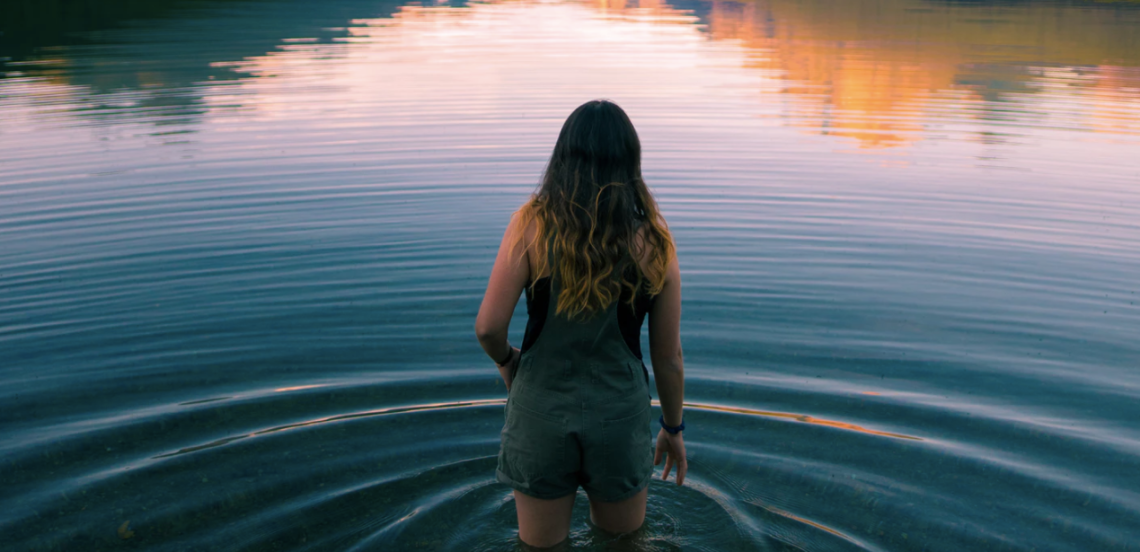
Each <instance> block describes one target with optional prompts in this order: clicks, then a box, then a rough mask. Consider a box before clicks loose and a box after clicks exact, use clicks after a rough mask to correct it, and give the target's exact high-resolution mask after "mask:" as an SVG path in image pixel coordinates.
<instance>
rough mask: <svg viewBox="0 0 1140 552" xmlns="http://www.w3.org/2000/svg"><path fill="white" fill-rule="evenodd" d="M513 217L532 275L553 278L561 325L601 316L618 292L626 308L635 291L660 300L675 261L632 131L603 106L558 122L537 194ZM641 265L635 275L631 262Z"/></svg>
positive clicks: (597, 103) (590, 105)
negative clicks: (530, 232)
mask: <svg viewBox="0 0 1140 552" xmlns="http://www.w3.org/2000/svg"><path fill="white" fill-rule="evenodd" d="M516 216H517V217H518V220H517V221H516V222H517V226H515V228H517V229H518V232H517V234H516V235H515V236H514V243H515V245H516V246H517V245H518V243H520V242H521V241H522V240H523V239H525V237H526V236H525V234H526V229H527V228H529V227H530V226H531V225H532V224H533V225H534V229H535V234H534V239H533V240H532V241H531V242H530V243H529V245H528V247H529V250H528V251H529V253H530V254H533V255H537V256H536V257H535V259H536V260H537V263H536V264H537V265H538V267H539V268H538V274H544V273H546V272H547V270H549V271H550V273H551V276H552V277H556V278H557V280H558V282H559V285H560V287H561V290H560V291H559V293H558V298H557V301H558V304H557V308H556V311H555V312H556V313H558V314H565V315H566V316H567V317H569V318H587V317H589V316H591V315H593V314H594V313H597V312H600V311H604V310H606V309H607V308H608V307H609V306H610V305H611V304H612V303H613V302H614V301H616V300H618V298H619V297H621V295H622V290H623V288H624V289H625V290H626V291H628V292H629V293H628V297H629V304H630V305H632V304H633V302H634V300H635V299H636V296H637V291H638V290H639V289H642V288H643V286H644V289H646V291H648V293H649V294H651V295H655V294H657V293H660V291H661V288H662V286H663V285H664V283H665V269H666V266H667V265H668V263H669V261H670V260H671V259H672V258H673V255H674V254H675V251H674V247H673V239H672V236H670V234H669V227H668V225H667V224H666V223H665V219H664V218H663V217H662V216H661V213H660V212H659V211H658V209H657V202H656V201H654V199H653V195H652V194H651V193H650V192H649V188H648V187H647V186H646V185H645V181H644V180H643V179H642V178H641V141H640V140H639V139H638V137H637V131H636V130H634V128H633V123H632V122H630V120H629V117H628V116H627V115H626V114H625V111H622V109H621V108H620V107H618V106H617V104H615V103H613V102H610V101H606V100H594V101H590V102H586V103H584V104H582V105H581V106H579V107H578V108H577V109H575V110H574V112H573V113H571V114H570V116H569V117H567V118H566V122H565V123H563V125H562V131H561V132H560V133H559V134H558V142H557V143H555V144H554V152H553V153H552V154H551V156H550V161H549V162H548V163H547V165H546V171H545V172H544V174H543V176H542V182H541V184H540V185H539V187H538V190H537V191H536V192H535V193H534V194H533V195H532V196H531V198H530V200H529V201H527V202H526V204H524V205H523V206H522V207H521V208H519V210H518V212H517V213H516ZM642 228H644V230H641V229H642ZM639 231H640V232H641V239H637V236H638V232H639ZM512 249H514V248H512ZM645 257H648V259H649V262H648V263H647V265H648V266H647V267H646V269H645V270H642V268H641V265H640V264H639V263H638V261H637V260H638V259H641V258H645ZM536 280H537V278H535V279H534V280H532V281H531V284H530V285H531V289H532V290H533V287H534V283H535V281H536ZM552 299H553V298H552Z"/></svg>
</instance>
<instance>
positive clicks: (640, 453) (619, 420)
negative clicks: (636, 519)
mask: <svg viewBox="0 0 1140 552" xmlns="http://www.w3.org/2000/svg"><path fill="white" fill-rule="evenodd" d="M631 399H632V400H634V401H636V405H637V406H633V407H632V408H623V410H624V411H625V412H624V413H623V414H622V413H619V414H616V415H617V416H621V417H616V418H613V419H607V420H603V421H602V448H603V452H604V454H605V457H604V459H603V462H604V469H605V476H606V478H612V479H611V480H615V479H616V480H618V481H623V482H625V483H627V484H629V485H636V484H637V483H639V482H640V481H641V480H642V479H643V478H644V477H645V476H646V475H647V474H648V473H650V472H652V471H653V450H652V441H653V439H652V435H651V432H650V430H649V422H650V417H651V415H652V411H651V410H650V408H649V401H648V400H645V399H644V398H642V396H641V395H640V394H638V395H635V396H634V397H631ZM627 404H628V403H627ZM631 410H633V411H635V413H633V414H630V413H629V412H630V411H631Z"/></svg>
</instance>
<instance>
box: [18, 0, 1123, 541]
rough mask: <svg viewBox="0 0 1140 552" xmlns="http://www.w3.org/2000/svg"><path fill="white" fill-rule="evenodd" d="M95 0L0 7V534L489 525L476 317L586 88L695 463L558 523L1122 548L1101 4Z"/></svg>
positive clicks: (499, 508) (28, 537)
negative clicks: (626, 500) (635, 223)
mask: <svg viewBox="0 0 1140 552" xmlns="http://www.w3.org/2000/svg"><path fill="white" fill-rule="evenodd" d="M13 1H15V2H17V3H18V4H19V3H21V2H24V0H13ZM134 4H139V7H137V8H132V7H130V6H131V5H134ZM13 5H16V4H13ZM20 5H21V6H22V5H23V4H20ZM29 5H30V4H29ZM122 5H123V6H124V7H123V8H122V10H123V11H121V12H114V13H112V12H110V11H108V12H106V13H103V14H102V15H101V16H100V17H101V18H100V19H92V20H90V21H87V20H85V19H84V18H75V19H66V20H54V19H51V17H52V16H51V13H55V12H52V11H50V10H41V9H27V10H23V9H21V10H18V11H15V12H12V11H8V12H5V13H6V14H7V13H13V14H15V15H12V16H11V17H17V18H24V19H17V20H16V21H17V23H18V26H17V27H5V28H0V31H2V32H3V34H0V404H2V405H3V408H0V488H3V489H4V492H3V493H2V494H0V531H2V533H3V535H4V539H3V543H4V544H3V546H2V547H3V548H4V549H5V550H8V549H12V550H29V551H30V550H37V551H38V550H63V551H71V550H110V549H118V548H122V547H134V548H137V549H145V550H148V551H149V550H170V551H187V550H210V551H213V550H314V551H323V550H338V551H345V550H354V551H364V550H382V551H389V550H456V551H468V550H483V551H497V550H510V549H513V548H514V547H516V546H517V538H516V535H517V532H516V531H517V528H516V525H515V523H516V522H515V509H514V508H515V506H514V501H513V497H512V494H511V492H510V490H509V489H508V488H507V487H506V486H504V485H502V484H500V483H498V482H497V481H496V480H495V478H494V466H495V458H496V453H497V451H498V443H499V430H500V429H501V427H502V423H503V418H502V415H503V404H504V400H505V395H506V394H505V389H504V388H503V385H502V383H501V382H500V381H498V379H497V374H496V371H495V370H494V368H493V366H491V364H490V363H489V362H488V361H487V359H486V358H485V356H484V355H483V354H482V352H481V351H480V349H479V347H478V345H477V343H476V341H475V339H474V337H473V332H472V324H473V321H474V316H475V313H476V311H477V309H478V305H479V301H480V299H481V296H482V292H483V287H484V285H485V283H486V278H487V275H488V273H489V270H490V265H491V263H492V261H493V258H494V252H495V248H496V247H497V245H498V243H499V239H500V237H501V235H502V232H503V228H504V227H505V225H506V221H507V217H508V216H509V213H510V212H511V210H512V209H514V208H515V207H517V206H518V205H519V204H520V203H521V202H522V201H524V199H525V198H526V197H527V194H528V193H530V192H531V191H532V190H533V189H534V186H535V184H536V182H537V180H538V176H539V174H540V173H541V171H542V168H543V164H544V162H545V160H546V156H547V155H549V150H550V147H551V146H552V144H553V141H554V139H555V137H556V135H557V132H558V129H559V127H560V125H561V123H562V121H563V119H564V117H565V116H566V115H567V114H568V113H569V112H570V111H571V110H572V109H573V108H574V107H575V106H577V105H579V104H580V103H581V102H583V101H585V100H587V99H591V98H596V97H607V98H610V99H613V100H615V101H617V102H618V103H619V104H621V105H622V106H623V107H624V108H625V109H626V110H627V111H628V112H629V114H630V116H631V118H632V119H633V121H634V123H635V125H636V126H637V129H638V132H639V134H640V136H641V139H642V142H643V149H644V152H645V153H644V160H643V165H644V171H645V177H646V179H647V181H648V182H649V184H650V186H651V187H652V188H653V189H654V191H655V193H656V194H657V197H658V199H659V201H660V204H661V207H662V209H663V211H664V213H665V215H666V217H667V218H668V220H669V223H670V228H671V230H672V232H673V234H674V237H675V239H676V243H677V249H678V253H679V258H680V261H681V266H682V274H683V280H684V316H683V326H682V336H683V342H684V348H685V353H686V373H687V379H686V401H687V403H686V404H687V408H686V415H685V416H686V418H685V421H686V424H687V426H688V428H689V429H688V430H687V431H686V442H687V446H688V449H689V455H690V462H691V467H690V472H689V475H688V478H687V479H686V482H685V485H684V486H682V487H678V486H676V485H674V484H673V482H672V481H669V482H662V481H660V480H659V479H657V480H655V481H654V482H653V483H652V485H651V492H650V498H649V505H648V515H647V521H646V526H645V528H644V529H643V530H641V531H639V532H637V533H635V534H633V535H628V536H624V537H620V538H618V537H614V536H612V535H606V534H604V533H603V532H601V531H598V530H596V529H595V528H592V527H591V526H590V525H589V523H588V521H587V520H588V506H587V503H586V497H585V496H584V495H580V496H579V497H578V500H577V502H576V504H575V510H574V516H575V521H574V525H573V530H572V534H571V545H572V546H571V548H572V549H575V550H639V551H641V550H685V551H688V550H707V551H722V550H774V551H792V550H797V551H813V552H816V551H831V550H868V551H892V552H894V551H909V550H914V551H948V552H959V551H964V550H971V551H973V550H984V551H1002V550H1011V551H1012V550H1017V551H1020V550H1026V551H1028V550H1038V551H1046V550H1047V551H1082V552H1083V551H1089V550H1096V551H1128V550H1140V544H1138V543H1140V536H1138V533H1137V527H1140V426H1137V424H1136V420H1137V419H1140V400H1138V399H1140V371H1137V367H1140V341H1138V340H1137V339H1136V337H1137V336H1138V335H1140V310H1138V309H1140V296H1138V295H1140V279H1137V277H1136V275H1137V274H1140V253H1138V252H1140V194H1138V191H1140V165H1138V163H1137V156H1136V152H1137V151H1140V117H1138V115H1137V114H1140V32H1137V29H1140V7H1138V6H1137V5H1135V3H1133V2H1084V1H1079V0H1074V1H1067V2H1051V1H1045V0H1042V1H1024V2H1016V3H1008V2H935V1H932V0H850V1H838V0H748V1H745V2H722V1H719V0H711V1H706V0H694V1H690V0H685V1H680V2H673V3H665V2H656V1H655V2H648V1H643V2H624V3H623V2H617V3H614V2H577V1H574V2H571V1H565V2H564V1H557V0H555V1H529V0H523V1H517V2H516V1H512V2H499V1H490V2H474V3H465V2H451V3H447V2H444V3H438V2H437V3H434V4H433V3H414V4H412V3H408V4H403V3H400V2H397V1H390V0H380V1H373V0H367V1H366V0H330V1H326V2H309V1H305V0H258V1H252V0H249V1H243V0H230V1H226V2H213V1H206V0H186V1H185V2H183V3H176V4H175V5H173V6H170V5H169V3H161V2H160V3H147V4H146V6H142V5H141V3H131V2H126V3H122ZM135 9H137V10H139V11H137V12H135V11H132V10H135ZM116 14H119V15H116ZM120 15H121V17H120ZM6 21H12V19H0V25H11V24H10V23H5V22H6ZM33 31H34V32H33ZM524 315H525V313H524V312H523V309H521V308H520V309H519V310H518V311H517V312H516V320H515V323H514V324H513V326H514V327H513V330H512V334H511V339H512V342H514V343H519V342H521V326H522V324H521V323H520V322H521V320H522V317H523V316H524ZM643 350H649V348H648V343H643ZM649 429H650V428H647V430H649ZM658 470H660V468H658ZM658 475H660V471H659V472H658Z"/></svg>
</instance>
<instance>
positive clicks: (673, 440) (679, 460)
mask: <svg viewBox="0 0 1140 552" xmlns="http://www.w3.org/2000/svg"><path fill="white" fill-rule="evenodd" d="M681 433H684V432H681ZM681 433H677V434H675V435H674V434H672V433H669V432H668V431H665V429H664V428H663V429H661V430H660V431H658V432H657V452H656V453H654V455H653V465H654V466H656V465H657V464H660V463H661V455H665V473H663V474H661V479H662V480H668V479H669V472H670V471H672V470H673V466H677V484H678V485H680V484H682V483H684V482H685V472H688V471H689V461H688V460H686V459H685V439H684V438H683V437H681Z"/></svg>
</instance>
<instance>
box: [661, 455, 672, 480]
mask: <svg viewBox="0 0 1140 552" xmlns="http://www.w3.org/2000/svg"><path fill="white" fill-rule="evenodd" d="M672 470H673V455H672V454H666V455H665V472H664V473H662V474H661V480H662V481H668V480H669V472H670V471H672Z"/></svg>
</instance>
